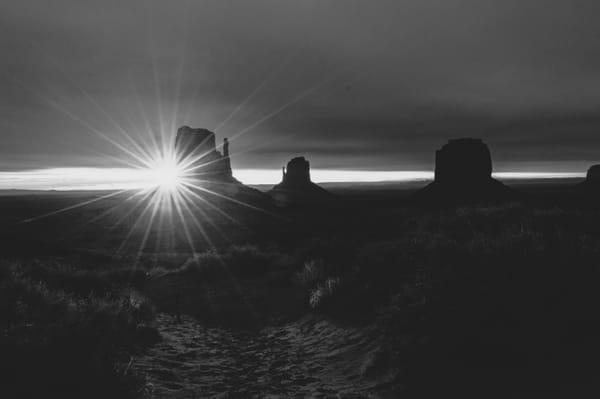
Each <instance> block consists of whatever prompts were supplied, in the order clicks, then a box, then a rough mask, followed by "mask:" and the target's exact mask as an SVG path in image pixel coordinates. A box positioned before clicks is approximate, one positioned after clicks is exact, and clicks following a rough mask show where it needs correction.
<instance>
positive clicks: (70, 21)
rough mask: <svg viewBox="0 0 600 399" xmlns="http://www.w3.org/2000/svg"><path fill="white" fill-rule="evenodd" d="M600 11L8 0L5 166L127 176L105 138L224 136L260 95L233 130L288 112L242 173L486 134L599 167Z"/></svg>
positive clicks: (447, 1)
mask: <svg viewBox="0 0 600 399" xmlns="http://www.w3.org/2000/svg"><path fill="white" fill-rule="evenodd" d="M598 11H600V6H599V5H598V4H597V2H595V1H591V0H590V1H571V2H568V3H567V2H562V3H561V4H557V3H556V2H555V3H552V4H551V3H549V2H547V1H543V0H521V1H517V0H508V1H503V2H498V1H491V0H419V1H402V2H399V1H377V2H364V1H316V0H315V1H301V2H298V1H275V0H273V1H266V0H265V1H252V2H249V1H228V2H224V1H183V0H173V1H168V2H167V1H159V0H155V1H130V2H122V1H103V2H97V1H86V0H77V1H67V0H55V1H52V2H48V1H42V0H40V1H28V0H22V1H12V2H3V3H2V5H0V15H1V17H0V32H1V33H2V34H1V35H0V52H1V53H2V55H3V56H2V57H1V58H0V72H1V73H0V129H2V135H1V136H0V159H2V160H3V164H2V165H0V169H14V168H17V167H19V168H21V167H23V168H39V167H46V166H55V167H56V166H77V165H75V164H79V163H81V165H79V166H112V165H113V164H114V162H115V161H114V158H113V156H114V157H124V158H127V155H126V154H123V153H122V152H121V151H119V150H117V149H116V148H115V147H114V145H112V144H111V143H110V141H108V140H106V139H104V138H102V136H101V135H99V134H97V132H96V131H100V132H101V133H103V134H104V135H106V136H108V137H110V138H112V139H114V140H119V141H120V142H121V141H123V142H127V139H125V138H124V137H123V136H122V135H121V133H120V132H119V130H120V129H119V128H118V127H121V128H123V129H125V130H126V131H127V132H129V133H130V134H132V135H134V136H135V137H140V139H141V140H148V137H149V136H148V134H149V133H153V134H155V135H160V134H161V132H162V134H166V135H170V134H174V130H175V128H176V127H177V126H179V125H182V124H190V125H194V126H203V127H208V128H212V129H214V128H215V127H217V126H219V125H220V124H221V122H222V121H223V120H225V119H226V118H228V116H230V115H231V113H232V111H234V110H235V109H236V108H237V107H238V105H239V104H240V103H242V102H243V101H244V99H246V98H247V97H248V96H249V95H250V93H252V92H253V91H254V90H256V89H257V87H258V88H260V90H258V91H257V92H256V93H255V94H254V95H253V96H252V97H251V99H250V100H249V101H248V102H247V103H246V104H245V106H244V107H243V108H242V109H240V110H239V111H238V112H236V113H235V115H234V117H232V118H230V119H229V120H228V122H227V124H226V125H225V126H223V128H222V129H220V130H219V132H218V134H219V135H223V136H225V135H226V136H230V137H231V136H236V134H237V133H239V132H242V131H244V130H245V129H247V128H248V127H250V126H252V125H254V124H256V123H257V122H258V121H261V120H262V119H263V118H266V117H267V116H270V115H271V114H272V115H271V117H269V118H266V119H265V120H264V121H263V122H262V123H259V124H257V125H256V127H254V128H253V129H250V130H248V131H246V132H245V133H243V134H242V135H241V136H239V138H237V139H236V140H235V142H234V143H232V146H233V147H234V148H235V149H237V151H240V152H241V153H240V154H239V155H238V157H237V158H236V159H235V160H234V166H239V167H259V168H262V167H274V166H278V165H280V164H281V163H283V162H284V161H285V160H287V158H289V156H291V155H294V154H298V153H301V154H303V155H306V156H308V157H310V158H311V159H314V161H313V163H316V164H319V165H324V166H327V167H336V168H365V169H381V168H389V169H398V168H416V167H419V168H430V167H431V163H432V158H433V155H432V154H433V151H434V150H435V148H437V147H439V146H440V145H441V144H442V143H443V142H444V141H445V140H446V139H448V138H451V137H459V136H479V137H483V138H484V139H485V140H486V141H488V142H489V144H490V146H491V147H492V150H493V152H494V158H495V160H496V162H497V164H499V165H505V166H506V167H507V168H509V167H511V166H510V165H511V164H515V163H519V162H520V163H526V162H527V163H531V162H542V161H544V162H551V161H556V162H568V161H581V160H582V159H585V160H588V159H589V160H593V159H596V160H598V158H600V157H599V156H595V155H594V150H593V149H594V148H597V146H598V145H600V136H598V135H597V134H596V133H595V132H597V131H598V129H599V128H600V120H599V118H598V116H597V109H598V107H599V106H600V68H599V67H600V53H598V52H597V48H599V46H600V27H599V26H598V24H597V23H596V21H595V15H598ZM311 89H312V90H311ZM307 91H309V93H308V94H307V95H306V96H304V97H303V96H302V94H303V93H306V92H307ZM299 97H301V98H299ZM290 102H291V104H290V106H289V107H284V108H283V109H282V110H281V112H279V113H275V111H277V110H278V109H280V108H281V107H282V106H284V105H285V104H287V103H290ZM115 122H116V123H115ZM116 125H118V126H116ZM544 165H546V164H544ZM544 167H547V166H544Z"/></svg>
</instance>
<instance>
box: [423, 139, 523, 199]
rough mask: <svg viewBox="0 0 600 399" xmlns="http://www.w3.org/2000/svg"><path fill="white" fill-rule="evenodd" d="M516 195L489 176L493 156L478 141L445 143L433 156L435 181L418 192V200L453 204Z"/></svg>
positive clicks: (458, 140) (486, 147)
mask: <svg viewBox="0 0 600 399" xmlns="http://www.w3.org/2000/svg"><path fill="white" fill-rule="evenodd" d="M515 197H516V193H515V192H514V191H513V190H512V189H510V188H509V187H507V186H505V185H504V184H502V183H501V182H499V181H498V180H496V179H494V178H493V177H492V157H491V155H490V150H489V149H488V146H487V145H486V144H485V143H484V142H483V141H481V140H480V139H472V138H463V139H455V140H450V141H448V143H447V144H445V145H444V146H443V147H442V148H441V149H439V150H437V151H436V153H435V179H434V181H433V183H431V184H429V185H428V186H427V187H425V188H423V189H421V190H419V191H418V192H417V193H416V194H415V196H414V198H415V199H416V200H418V201H422V202H426V203H427V202H428V203H438V204H452V203H460V202H471V201H492V202H495V201H505V200H510V199H514V198H515Z"/></svg>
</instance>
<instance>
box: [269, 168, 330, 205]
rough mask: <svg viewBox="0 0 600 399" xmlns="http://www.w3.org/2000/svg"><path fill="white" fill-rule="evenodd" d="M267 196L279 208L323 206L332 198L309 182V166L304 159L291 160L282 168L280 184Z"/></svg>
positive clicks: (322, 189) (328, 193) (325, 191)
mask: <svg viewBox="0 0 600 399" xmlns="http://www.w3.org/2000/svg"><path fill="white" fill-rule="evenodd" d="M268 194H269V195H270V196H271V197H272V198H273V199H274V200H275V202H276V204H277V205H279V206H287V205H298V204H301V205H316V204H323V203H324V202H327V201H330V200H332V199H333V198H334V197H333V195H332V194H331V193H330V192H329V191H327V190H325V189H324V188H322V187H320V186H318V185H316V184H315V183H313V182H312V181H311V180H310V164H309V162H308V161H307V160H306V159H305V158H304V157H296V158H293V159H292V160H291V161H289V162H288V164H287V167H283V168H282V178H281V183H279V184H277V185H276V186H275V187H273V189H272V190H271V191H269V193H268Z"/></svg>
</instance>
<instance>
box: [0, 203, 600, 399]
mask: <svg viewBox="0 0 600 399" xmlns="http://www.w3.org/2000/svg"><path fill="white" fill-rule="evenodd" d="M295 212H298V211H290V213H289V214H288V215H286V217H288V218H289V219H291V220H296V222H292V224H291V226H292V227H293V228H290V225H289V224H288V225H286V226H285V228H283V227H282V228H278V229H275V231H273V230H271V231H267V230H262V231H259V232H258V233H257V232H256V230H255V233H254V235H249V236H247V237H245V238H244V239H240V240H236V242H232V243H229V244H223V245H220V246H218V247H216V248H213V249H208V248H204V249H201V250H198V251H197V252H195V253H191V252H189V251H188V252H185V251H177V252H150V251H146V252H144V253H142V254H141V255H140V256H135V255H132V254H130V253H125V254H119V255H116V254H114V253H105V254H103V255H98V253H95V254H93V255H92V254H87V255H86V254H85V253H82V252H77V251H74V252H73V254H67V255H65V254H64V253H61V254H52V255H44V256H42V255H39V256H38V255H36V256H35V257H25V256H17V255H11V256H10V257H7V259H6V261H5V262H4V263H3V264H2V269H1V274H0V323H1V324H0V327H1V329H2V330H1V336H0V340H1V341H0V347H1V353H2V357H1V358H0V364H1V368H2V369H1V370H0V373H1V375H2V378H3V379H4V381H3V384H2V386H3V387H4V388H3V389H4V392H7V391H8V392H18V393H19V394H20V395H16V396H20V397H37V396H44V395H42V394H41V393H42V392H60V393H61V395H60V396H61V397H69V396H71V397H93V396H94V395H96V396H97V397H136V396H144V395H147V394H148V392H147V390H148V389H147V388H148V385H147V384H146V382H145V381H144V375H143V373H140V372H138V371H137V370H136V368H135V367H134V366H132V365H131V364H132V363H131V362H130V360H131V359H132V356H133V357H135V355H136V353H139V352H140V351H143V350H144V348H145V347H147V346H149V345H152V344H153V343H154V342H155V341H156V339H158V337H156V333H155V330H154V329H153V318H154V314H155V311H157V312H161V313H170V314H172V315H174V316H175V315H180V314H189V315H193V316H194V317H196V318H197V320H199V321H200V322H202V323H205V324H206V325H213V326H222V327H224V328H228V329H238V330H242V329H253V328H259V327H260V326H265V325H281V324H282V323H287V322H290V321H293V320H298V319H299V318H302V317H306V315H308V314H312V315H313V316H311V317H318V318H324V319H328V320H330V321H332V322H334V323H336V324H337V325H339V326H341V327H342V328H343V327H344V326H371V327H374V328H376V329H377V331H379V333H378V334H379V341H378V342H379V343H378V346H379V349H378V350H377V351H376V352H375V353H376V354H375V358H374V359H371V361H370V365H369V367H366V368H365V370H363V371H362V372H361V373H362V374H361V378H362V379H375V380H377V381H379V382H378V383H377V384H376V385H375V387H376V388H375V391H376V392H374V393H377V394H380V395H382V396H383V397H399V396H404V397H411V398H412V397H440V395H445V396H447V395H450V396H455V395H458V394H460V395H462V396H463V397H464V396H472V397H477V396H479V397H481V396H482V397H514V396H519V397H521V396H522V397H532V396H534V397H539V396H544V397H568V396H577V397H590V394H591V393H596V394H598V393H600V386H599V384H598V382H597V380H598V379H597V375H598V372H599V371H600V365H599V364H598V362H597V359H598V358H600V341H598V336H600V312H598V308H599V306H600V290H599V289H598V286H599V283H600V227H599V226H600V211H598V210H597V209H594V208H588V209H583V208H576V207H570V206H562V205H561V206H557V205H555V204H549V203H509V204H502V205H481V204H480V205H471V206H467V207H452V208H448V209H419V208H415V207H410V208H409V207H403V206H398V205H396V204H395V205H389V204H387V205H386V206H385V207H383V206H382V207H369V206H364V207H362V205H361V206H360V207H359V206H355V207H353V208H351V209H342V210H339V211H338V212H333V211H331V210H328V211H327V212H326V214H325V213H323V214H319V213H318V211H314V210H313V211H312V216H310V217H306V216H303V217H297V216H298V214H297V213H295ZM383 376H385V378H384V377H383ZM356 383H357V384H359V383H360V382H359V381H356ZM231 389H232V392H235V387H231ZM3 396H4V395H3ZM9 397H10V396H9Z"/></svg>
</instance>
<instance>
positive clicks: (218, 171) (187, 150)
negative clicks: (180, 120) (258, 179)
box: [175, 126, 237, 182]
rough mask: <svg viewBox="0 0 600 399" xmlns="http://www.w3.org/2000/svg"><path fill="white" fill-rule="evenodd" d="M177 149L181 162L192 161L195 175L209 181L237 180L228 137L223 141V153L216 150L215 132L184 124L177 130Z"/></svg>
mask: <svg viewBox="0 0 600 399" xmlns="http://www.w3.org/2000/svg"><path fill="white" fill-rule="evenodd" d="M175 149H176V151H177V155H178V160H179V162H191V166H190V167H191V169H192V173H193V175H194V177H197V178H198V179H200V180H208V181H218V182H237V180H235V179H234V177H233V175H232V173H231V162H230V159H229V142H228V141H227V139H225V140H224V142H223V154H221V153H220V152H218V151H217V150H216V146H215V134H214V133H213V132H211V131H210V130H208V129H192V128H191V127H189V126H182V127H180V128H179V129H178V130H177V136H176V137H175Z"/></svg>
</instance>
